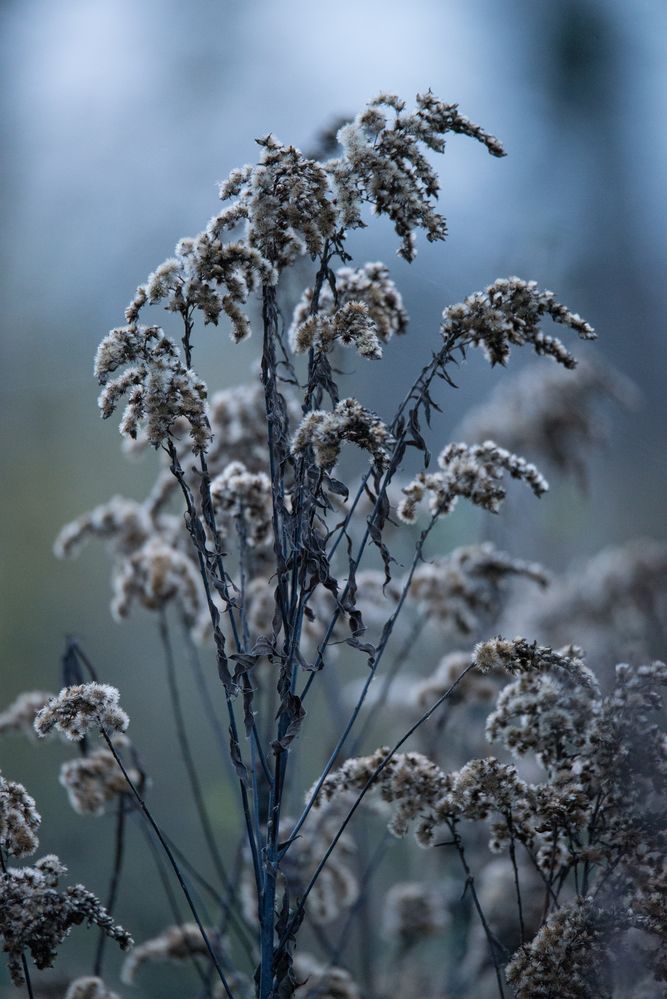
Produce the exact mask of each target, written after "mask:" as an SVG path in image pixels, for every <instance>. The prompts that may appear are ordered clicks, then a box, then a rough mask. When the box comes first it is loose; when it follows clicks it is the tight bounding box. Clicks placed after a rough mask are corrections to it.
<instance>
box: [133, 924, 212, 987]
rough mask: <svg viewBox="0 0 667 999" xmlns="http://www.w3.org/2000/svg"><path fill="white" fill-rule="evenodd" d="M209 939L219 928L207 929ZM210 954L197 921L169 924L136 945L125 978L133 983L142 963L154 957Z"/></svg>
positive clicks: (169, 958) (185, 957) (184, 958)
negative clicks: (158, 932) (157, 933)
mask: <svg viewBox="0 0 667 999" xmlns="http://www.w3.org/2000/svg"><path fill="white" fill-rule="evenodd" d="M206 935H207V937H208V938H209V940H215V938H216V933H215V930H212V929H207V930H206ZM197 954H200V955H207V954H208V951H207V948H206V945H205V943H204V938H203V937H202V935H201V932H200V930H199V927H198V926H197V924H196V923H183V924H181V925H180V926H168V927H167V929H166V930H163V932H162V933H160V934H159V935H158V936H156V937H153V938H152V939H150V940H145V941H144V942H143V943H141V944H138V945H137V946H136V947H134V948H133V950H132V952H131V954H129V955H128V957H126V959H125V962H124V964H123V971H122V975H121V978H122V980H123V982H124V983H125V984H126V985H133V984H134V981H135V978H136V975H137V972H138V971H139V969H140V968H141V966H142V965H144V964H147V963H148V962H152V961H187V960H189V958H191V957H192V956H193V955H197Z"/></svg>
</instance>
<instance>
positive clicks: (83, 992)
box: [65, 977, 120, 999]
mask: <svg viewBox="0 0 667 999" xmlns="http://www.w3.org/2000/svg"><path fill="white" fill-rule="evenodd" d="M65 999H120V996H119V995H118V994H117V993H116V992H112V991H111V989H110V988H108V986H106V985H105V984H104V982H103V981H102V979H101V978H93V977H86V978H77V979H76V981H74V982H72V983H71V984H70V986H69V988H68V989H67V992H66V993H65Z"/></svg>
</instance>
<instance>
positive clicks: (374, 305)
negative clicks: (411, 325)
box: [289, 262, 408, 360]
mask: <svg viewBox="0 0 667 999" xmlns="http://www.w3.org/2000/svg"><path fill="white" fill-rule="evenodd" d="M334 282H335V294H334V292H333V291H332V290H331V288H330V287H329V286H328V285H325V286H324V287H323V288H322V289H321V291H320V293H319V300H318V306H319V308H318V311H317V312H313V307H314V299H313V289H312V288H308V289H307V290H306V291H305V292H304V293H303V295H302V297H301V301H300V302H299V304H298V305H297V306H296V308H295V310H294V315H293V318H292V325H291V326H290V329H289V340H290V345H291V347H292V349H293V350H294V351H295V352H296V353H298V354H300V353H303V352H304V351H306V350H308V349H309V348H311V347H318V348H319V349H320V350H323V351H324V352H327V351H329V350H331V349H332V347H333V346H334V344H335V343H336V342H337V341H339V342H340V343H342V344H343V345H344V346H354V347H356V349H357V350H358V351H359V353H360V354H361V356H362V357H367V358H370V359H371V360H377V359H379V358H380V357H382V344H385V343H387V342H388V341H389V340H390V339H391V337H392V336H393V334H394V333H397V334H401V333H404V332H405V330H406V328H407V325H408V314H407V312H406V311H405V309H404V307H403V300H402V298H401V295H400V292H399V291H398V289H397V287H396V285H395V284H394V282H393V281H392V280H391V278H390V277H389V271H388V269H387V268H386V267H385V265H384V264H382V263H379V262H377V263H368V264H364V266H363V267H360V268H357V269H353V268H352V267H339V268H338V270H337V271H336V273H335V276H334Z"/></svg>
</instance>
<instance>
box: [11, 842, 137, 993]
mask: <svg viewBox="0 0 667 999" xmlns="http://www.w3.org/2000/svg"><path fill="white" fill-rule="evenodd" d="M65 871H66V868H65V867H64V866H63V865H62V864H61V863H60V861H59V859H58V858H57V857H56V856H54V855H53V854H49V855H48V856H46V857H42V858H41V860H38V861H37V862H36V863H35V865H34V866H33V867H21V868H9V869H8V870H7V872H6V873H3V874H2V875H0V884H1V885H2V891H0V934H1V935H2V937H3V939H4V949H5V952H6V954H7V955H8V962H9V973H10V976H11V979H12V981H13V982H14V984H15V985H22V984H23V983H24V975H23V966H22V962H21V958H22V956H23V952H24V950H27V951H29V952H30V954H31V956H32V959H33V961H34V962H35V965H36V966H37V968H40V969H41V968H50V967H51V966H52V965H53V962H54V961H55V959H56V956H57V949H58V947H59V945H60V944H61V943H62V941H63V940H64V939H65V937H66V936H67V935H68V934H69V932H70V930H71V928H72V926H78V925H79V924H81V923H84V922H85V923H87V924H88V925H89V926H99V928H100V929H102V930H104V932H105V933H106V935H107V936H109V937H111V939H113V940H116V941H117V943H118V944H119V945H120V947H121V949H122V950H128V949H129V948H130V947H131V946H132V937H131V936H130V934H129V933H128V932H127V931H126V930H124V929H123V928H122V926H117V925H116V924H115V923H114V921H113V919H112V918H111V917H110V916H109V914H108V913H107V911H106V909H105V908H104V907H103V906H102V905H100V903H99V901H98V900H97V898H96V897H95V896H94V895H93V894H92V892H89V891H88V890H87V889H86V888H84V887H83V885H70V886H68V887H67V888H65V889H64V890H59V889H58V882H59V879H60V878H61V876H62V875H63V874H64V873H65Z"/></svg>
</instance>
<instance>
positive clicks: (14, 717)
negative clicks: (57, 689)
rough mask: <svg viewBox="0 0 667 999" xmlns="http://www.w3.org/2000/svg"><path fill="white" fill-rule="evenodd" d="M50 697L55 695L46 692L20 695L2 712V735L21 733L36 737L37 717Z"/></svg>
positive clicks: (0, 728)
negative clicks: (35, 722)
mask: <svg viewBox="0 0 667 999" xmlns="http://www.w3.org/2000/svg"><path fill="white" fill-rule="evenodd" d="M50 697H53V694H52V693H50V692H46V691H44V690H30V691H26V692H25V693H23V694H19V696H18V697H17V698H16V700H15V701H12V703H11V704H10V705H9V706H8V707H6V708H5V710H4V711H2V712H0V735H6V734H8V733H10V732H11V733H14V732H16V733H18V732H20V733H21V734H23V735H27V736H29V737H34V735H35V730H34V727H33V725H34V721H35V715H36V714H37V712H38V711H39V710H40V709H41V708H43V707H44V705H45V704H46V702H47V701H48V699H49V698H50Z"/></svg>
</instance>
